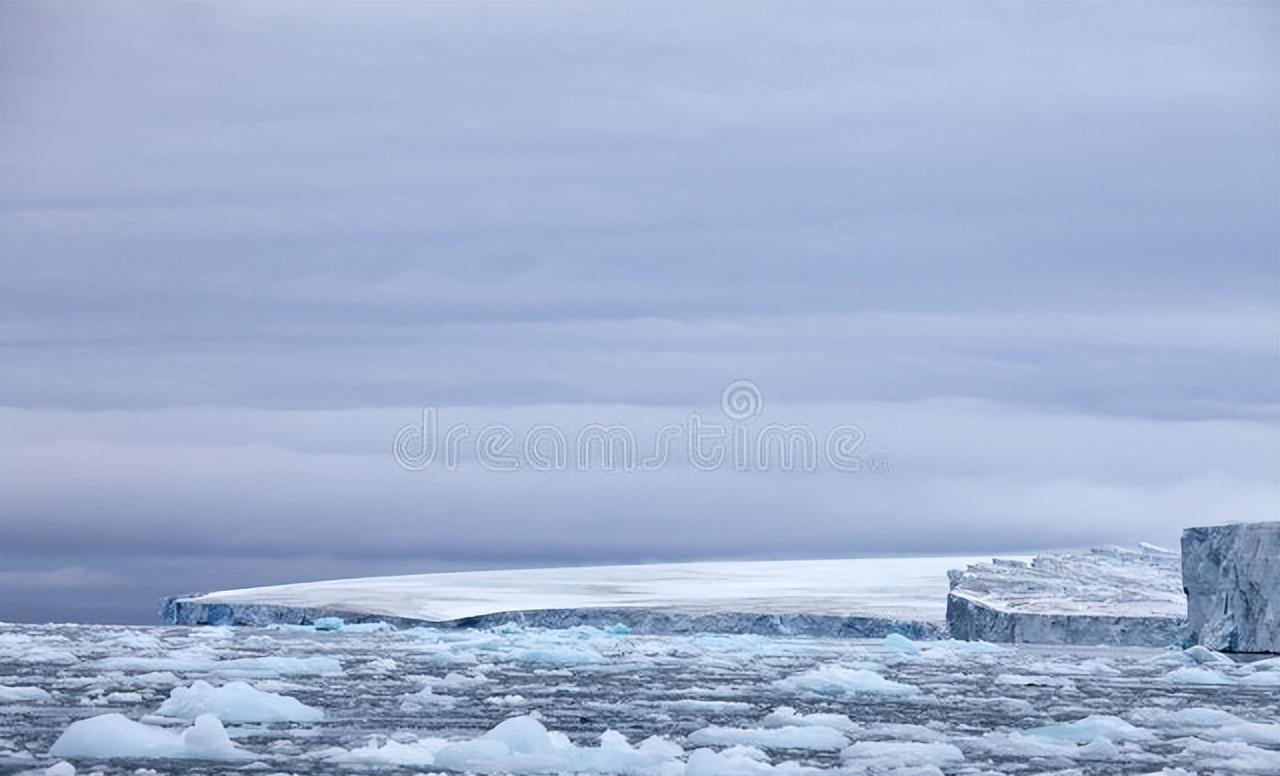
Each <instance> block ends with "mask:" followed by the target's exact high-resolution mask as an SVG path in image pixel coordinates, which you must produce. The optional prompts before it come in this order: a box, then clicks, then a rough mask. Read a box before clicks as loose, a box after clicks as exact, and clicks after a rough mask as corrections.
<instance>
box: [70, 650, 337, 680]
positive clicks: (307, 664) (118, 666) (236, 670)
mask: <svg viewBox="0 0 1280 776" xmlns="http://www.w3.org/2000/svg"><path fill="white" fill-rule="evenodd" d="M94 665H95V666H96V667H97V668H101V669H103V670H106V671H112V670H119V671H176V672H179V673H209V674H219V675H223V676H293V675H303V674H336V673H341V672H342V663H340V662H338V661H337V660H335V659H334V658H331V657H238V658H229V659H218V658H214V657H196V656H190V657H188V656H177V657H175V656H172V655H169V656H165V657H108V658H103V659H101V660H98V661H96V662H95V663H94Z"/></svg>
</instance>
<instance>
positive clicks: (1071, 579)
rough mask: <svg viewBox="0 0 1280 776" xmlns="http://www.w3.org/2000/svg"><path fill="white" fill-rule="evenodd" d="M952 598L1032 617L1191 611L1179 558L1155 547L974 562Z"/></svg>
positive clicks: (960, 577)
mask: <svg viewBox="0 0 1280 776" xmlns="http://www.w3.org/2000/svg"><path fill="white" fill-rule="evenodd" d="M956 568H960V567H956ZM951 594H952V595H955V596H961V597H965V598H969V599H971V600H974V601H977V602H979V603H981V604H983V605H984V606H987V607H989V608H992V609H996V610H1000V611H1005V612H1019V613H1027V614H1031V613H1035V614H1085V615H1111V616H1120V617H1169V618H1179V617H1183V616H1185V615H1186V613H1187V599H1186V596H1185V595H1184V594H1183V592H1182V568H1181V560H1180V558H1179V556H1178V554H1177V553H1174V552H1170V551H1168V550H1164V549H1161V548H1159V547H1156V546H1154V545H1150V544H1144V545H1142V546H1141V547H1140V548H1139V549H1137V550H1130V549H1126V548H1123V547H1099V548H1094V549H1089V550H1080V551H1070V552H1051V553H1044V554H1042V555H1037V556H1036V557H1035V558H1034V559H1032V560H1031V561H1030V562H1027V560H1026V559H1025V558H1001V559H999V560H994V561H987V562H982V563H977V564H972V565H969V566H968V567H967V568H964V570H963V571H961V572H958V573H957V575H956V585H955V586H954V588H953V589H952V591H951ZM953 632H954V631H953Z"/></svg>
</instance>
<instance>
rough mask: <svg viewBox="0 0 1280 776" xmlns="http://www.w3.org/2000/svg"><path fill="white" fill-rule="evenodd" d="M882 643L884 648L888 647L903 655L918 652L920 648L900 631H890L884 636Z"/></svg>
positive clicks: (917, 653)
mask: <svg viewBox="0 0 1280 776" xmlns="http://www.w3.org/2000/svg"><path fill="white" fill-rule="evenodd" d="M882 643H883V644H884V646H885V649H889V650H892V651H894V652H901V653H902V654H904V655H919V654H920V648H919V647H917V646H916V643H915V642H914V641H912V640H911V639H909V638H907V637H906V636H903V635H902V634H901V633H890V634H889V635H888V636H885V637H884V641H883V642H882Z"/></svg>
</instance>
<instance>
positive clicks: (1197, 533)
mask: <svg viewBox="0 0 1280 776" xmlns="http://www.w3.org/2000/svg"><path fill="white" fill-rule="evenodd" d="M1182 580H1183V586H1184V587H1185V588H1186V594H1187V625H1188V628H1189V629H1190V632H1191V639H1192V640H1193V641H1195V642H1196V643H1198V644H1203V645H1204V646H1206V647H1211V648H1213V649H1220V650H1226V651H1228V652H1280V522H1275V521H1273V522H1268V523H1236V524H1232V525H1218V526H1208V527H1202V528H1188V529H1186V530H1185V531H1183V532H1182Z"/></svg>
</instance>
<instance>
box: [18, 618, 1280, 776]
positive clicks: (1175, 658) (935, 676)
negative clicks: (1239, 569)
mask: <svg viewBox="0 0 1280 776" xmlns="http://www.w3.org/2000/svg"><path fill="white" fill-rule="evenodd" d="M618 630H621V629H618ZM197 680H204V681H206V682H208V683H209V684H210V685H212V686H214V687H217V686H220V685H225V684H227V683H229V682H233V681H243V682H246V683H248V684H249V685H251V686H252V687H253V688H256V689H257V690H260V691H263V692H266V693H274V694H276V695H281V696H290V697H292V698H295V699H297V700H298V701H301V703H303V704H306V705H307V706H311V707H315V708H316V709H320V710H322V712H323V720H322V721H318V722H314V721H312V722H306V721H293V722H271V723H264V722H251V723H239V722H233V721H229V720H228V719H227V718H228V717H234V716H236V714H237V713H243V712H244V708H243V707H244V706H245V703H246V701H245V700H244V698H243V697H233V698H230V699H224V704H223V705H224V707H225V708H223V709H221V710H220V712H219V713H220V716H221V717H222V718H223V719H224V722H225V727H226V730H227V732H228V733H229V735H230V738H231V741H232V742H234V746H235V747H238V749H239V750H243V751H238V752H237V753H236V757H237V758H239V759H232V760H229V761H210V760H207V759H173V758H172V757H168V758H153V759H147V758H140V757H137V756H122V757H114V758H111V759H100V758H96V757H91V756H83V757H67V758H59V757H54V756H51V755H50V754H49V750H50V747H51V746H52V745H53V744H54V742H55V740H56V739H58V737H59V735H60V734H62V733H63V731H64V730H66V729H67V728H68V726H69V725H70V724H71V723H73V722H74V721H76V720H80V719H84V718H87V717H92V716H94V715H101V714H106V713H110V712H118V713H120V714H123V715H125V716H126V717H128V718H129V719H131V720H141V719H143V718H144V717H145V718H146V720H147V722H148V723H151V724H156V725H163V726H165V727H167V729H169V730H174V731H181V730H183V729H184V728H185V727H187V726H189V725H190V724H191V723H190V720H189V718H190V717H192V716H194V715H195V713H197V712H199V711H200V710H201V709H200V708H196V709H194V710H191V709H188V710H187V711H189V712H190V713H188V714H187V717H188V720H187V721H179V720H177V719H171V718H160V717H157V716H156V712H157V711H158V710H159V709H160V707H161V704H162V703H164V702H165V701H166V699H168V698H169V697H170V692H171V691H172V690H173V689H174V688H175V687H183V688H185V687H190V686H191V685H192V683H193V682H196V681H197ZM1276 680H1280V666H1278V665H1275V661H1272V662H1270V663H1269V662H1266V661H1263V662H1258V663H1254V664H1242V663H1235V662H1231V661H1229V660H1227V659H1225V658H1223V657H1221V656H1218V655H1215V654H1213V653H1209V652H1207V651H1204V650H1191V651H1188V652H1183V651H1179V650H1150V649H1107V648H1069V649H1068V648H1048V647H1027V646H1019V647H1016V648H1012V647H997V646H994V645H986V644H981V643H978V644H970V643H964V642H916V643H915V644H912V643H911V642H907V641H905V640H901V641H899V640H897V639H890V640H888V641H880V640H874V641H870V640H832V639H818V638H802V637H796V638H787V637H773V636H754V635H717V634H702V635H689V636H637V635H630V634H627V633H624V632H611V630H610V629H606V630H601V629H597V628H574V629H568V630H543V629H523V628H515V627H511V628H501V629H495V630H483V631H471V630H452V631H451V630H435V629H429V628H417V629H410V630H390V629H378V628H376V626H358V627H354V628H353V627H348V628H347V629H343V630H341V631H335V632H317V631H315V630H312V629H306V628H300V627H280V628H264V629H259V628H253V629H250V628H234V629H232V628H183V627H115V626H83V625H65V626H29V625H3V626H0V773H5V774H9V773H25V772H35V773H43V772H44V770H45V769H46V768H48V767H49V766H51V765H53V764H55V763H57V762H58V761H59V760H60V759H66V760H68V761H69V762H71V763H72V764H74V765H75V766H76V768H77V769H78V771H77V772H78V773H81V774H84V773H102V774H135V773H138V774H150V773H160V774H221V773H263V774H267V773H294V774H338V773H344V774H345V773H422V772H476V773H546V772H584V773H628V774H638V775H639V776H680V775H682V774H687V776H758V775H761V774H769V773H777V774H779V776H784V775H785V776H790V775H791V774H802V773H806V772H808V769H810V768H812V769H821V770H828V771H839V772H844V773H869V774H879V773H897V774H902V775H903V776H906V775H907V774H938V773H945V774H977V773H1001V774H1041V773H1055V772H1064V773H1080V774H1140V773H1160V772H1162V770H1163V769H1166V768H1168V769H1183V770H1184V771H1185V772H1186V773H1201V774H1205V773H1255V774H1280V681H1276ZM20 688H39V690H43V691H44V693H40V692H39V691H38V690H31V689H20ZM424 688H431V689H430V690H429V691H424ZM180 692H181V691H180ZM46 693H47V695H46ZM264 697H270V696H264ZM197 700H198V699H197ZM228 704H229V705H228ZM188 705H190V704H188ZM196 706H197V707H198V706H199V703H198V702H197V703H196ZM779 707H790V709H794V711H788V710H785V709H784V710H782V711H779V710H778V709H779ZM169 712H170V713H174V711H173V709H172V708H170V709H169ZM815 715H823V716H815ZM511 718H522V719H517V721H516V722H514V723H507V724H505V725H504V726H503V727H502V728H499V729H498V730H497V731H493V732H489V731H491V730H492V729H493V728H494V727H495V726H497V725H498V724H499V723H502V722H503V721H504V720H508V719H511ZM126 724H127V723H126ZM1047 726H1049V727H1047ZM544 728H545V729H546V730H547V731H552V732H551V733H545V732H542V731H543V729H544ZM606 730H612V731H616V732H617V733H619V734H621V735H622V736H624V737H625V738H626V739H627V741H629V742H630V743H629V744H627V743H620V741H619V739H618V737H617V736H615V735H610V736H606V737H605V740H604V742H603V743H602V741H601V734H602V733H604V732H605V731H606ZM556 731H558V733H557V732H556ZM126 732H127V731H126ZM560 734H563V736H562V735H560ZM174 736H175V739H176V736H177V734H176V733H175V734H174ZM650 737H659V738H654V739H650V740H649V741H648V742H646V743H644V744H641V741H642V740H643V739H646V738H650ZM108 738H110V739H112V740H111V741H110V742H107V743H111V744H113V745H115V746H116V748H117V749H118V748H121V747H123V748H125V749H129V747H130V746H131V744H130V742H129V740H128V735H126V734H113V735H110V736H108ZM449 742H452V743H449ZM91 743H92V742H91ZM94 745H102V742H98V743H96V744H94ZM228 746H231V744H228ZM697 750H702V751H697ZM193 751H194V750H193ZM135 754H136V753H135ZM171 754H172V753H171ZM139 769H145V770H139ZM1169 772H1170V773H1177V771H1173V770H1170V771H1169Z"/></svg>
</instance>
